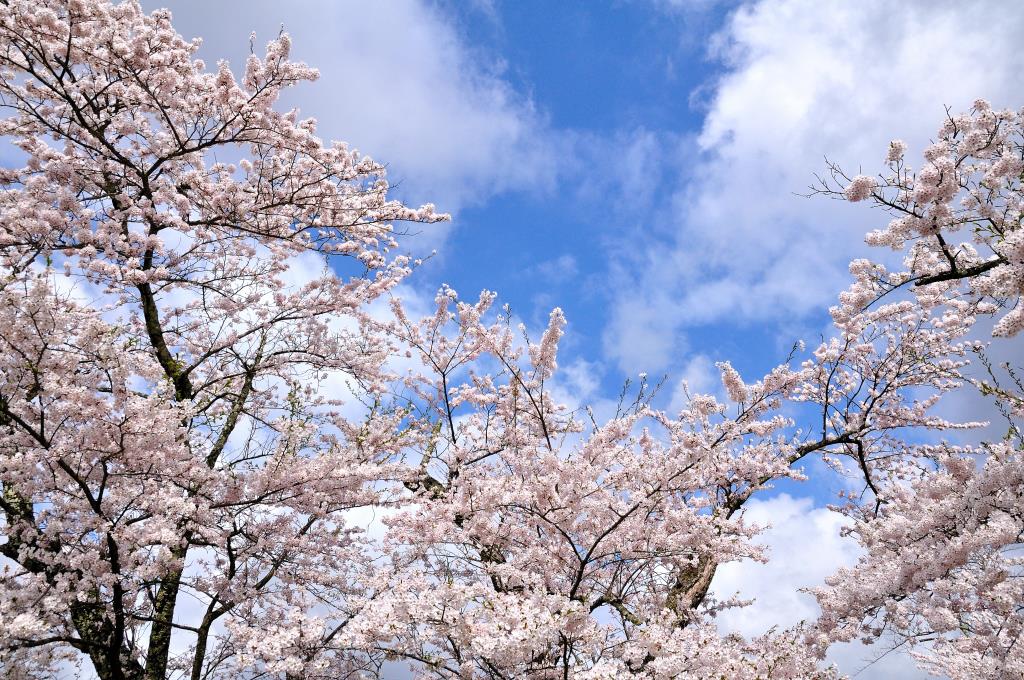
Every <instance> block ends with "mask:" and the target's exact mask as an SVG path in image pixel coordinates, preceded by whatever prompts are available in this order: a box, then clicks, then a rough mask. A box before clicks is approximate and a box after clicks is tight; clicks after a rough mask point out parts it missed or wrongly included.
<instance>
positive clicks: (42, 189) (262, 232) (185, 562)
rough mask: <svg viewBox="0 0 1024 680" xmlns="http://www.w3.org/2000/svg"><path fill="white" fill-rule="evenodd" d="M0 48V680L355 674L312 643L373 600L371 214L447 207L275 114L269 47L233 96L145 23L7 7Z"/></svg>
mask: <svg viewBox="0 0 1024 680" xmlns="http://www.w3.org/2000/svg"><path fill="white" fill-rule="evenodd" d="M0 45H2V47H0V106H2V107H3V111H4V118H3V119H2V121H0V135H3V136H4V137H5V138H7V139H8V140H10V141H12V142H13V144H14V145H15V146H16V147H17V148H18V149H20V152H21V159H22V160H21V165H20V166H19V167H14V168H7V169H4V170H3V173H2V176H0V183H2V185H3V191H2V193H0V213H2V219H0V223H2V224H3V226H2V227H0V249H2V257H3V265H2V267H3V269H2V277H3V280H2V284H0V286H2V290H0V297H2V305H0V308H2V311H0V315H2V317H3V321H2V322H0V323H2V329H0V357H2V359H0V362H2V369H0V427H2V428H3V430H4V434H3V437H2V439H0V475H2V477H0V479H2V483H3V496H2V500H0V508H2V510H3V521H4V523H3V534H4V537H5V542H4V543H3V545H0V553H2V555H3V556H4V557H5V558H6V560H7V561H5V563H4V565H3V572H2V581H0V618H2V619H3V622H4V623H3V626H0V628H2V631H0V648H2V649H3V652H2V661H0V665H2V666H3V668H4V669H5V671H4V672H5V673H8V674H14V675H16V676H17V675H28V676H34V675H40V676H46V675H48V674H49V673H51V672H52V664H54V663H58V662H60V661H61V660H62V658H64V656H66V655H63V652H64V651H66V650H77V651H78V652H80V653H81V654H84V655H85V656H86V657H88V659H89V661H90V662H91V664H92V666H93V667H94V669H95V672H96V673H97V674H98V675H99V676H100V677H102V678H141V677H149V678H164V677H166V676H169V675H174V676H177V677H191V678H206V677H212V676H214V675H217V674H218V673H223V674H226V675H230V676H232V677H235V676H236V674H244V673H248V672H251V673H253V674H260V673H271V674H274V673H286V674H287V673H291V674H305V675H309V674H310V672H311V669H316V672H321V673H323V674H324V675H327V676H330V677H342V676H344V675H345V674H348V673H353V672H355V671H356V670H357V669H359V668H361V667H362V666H363V665H364V664H370V665H371V666H372V663H373V660H372V659H370V658H369V657H367V656H366V655H365V654H361V653H354V652H351V650H346V649H344V648H342V647H340V646H339V645H337V644H336V643H334V642H332V640H333V639H334V638H335V637H336V635H337V633H338V631H339V630H340V628H341V627H343V626H344V623H345V621H346V620H347V619H348V618H349V617H350V615H351V612H352V610H353V608H355V607H358V606H360V603H361V602H364V601H365V600H366V599H367V598H372V597H373V596H374V595H375V593H374V592H373V591H372V589H371V588H370V587H367V586H365V585H363V582H362V581H361V576H360V574H361V570H362V569H363V568H364V567H365V566H366V564H367V563H366V561H365V559H363V557H364V552H363V551H362V549H361V548H360V547H359V542H360V539H359V536H358V535H357V534H356V533H355V532H353V531H352V529H351V528H350V527H349V526H348V524H347V523H346V521H345V516H346V515H345V513H346V512H347V511H348V510H350V509H352V508H356V507H361V506H366V505H370V504H376V503H378V502H380V500H381V499H380V498H379V495H380V492H379V491H378V489H377V488H375V486H374V484H376V483H377V482H379V481H380V480H386V479H388V478H392V477H396V476H399V472H398V470H397V468H396V467H395V466H396V464H397V453H398V450H399V448H400V446H401V445H402V444H401V443H400V442H399V441H398V437H399V436H400V435H401V434H402V433H403V432H404V428H402V427H401V426H400V425H399V421H400V420H401V418H402V414H401V413H398V412H394V411H385V410H384V409H382V408H378V409H376V410H373V409H370V410H368V411H367V412H366V413H363V412H362V411H361V410H358V409H357V411H356V412H355V416H351V414H350V416H349V417H346V416H345V415H343V413H342V411H341V407H342V403H341V401H340V396H341V394H342V393H347V394H348V395H350V401H353V402H354V403H355V404H356V405H357V406H358V404H359V402H358V399H362V400H363V401H365V402H367V403H368V404H370V405H372V404H373V403H374V400H375V399H376V398H377V396H378V395H380V394H381V393H383V391H384V389H385V387H384V381H385V377H386V376H385V372H384V370H383V366H384V363H385V361H386V359H387V358H388V356H389V355H390V349H389V346H388V343H387V341H386V339H385V338H383V337H381V336H380V335H379V334H378V333H377V332H376V331H374V330H373V329H372V328H371V327H370V326H368V325H367V323H366V320H365V310H366V306H367V304H368V303H370V302H371V301H373V300H374V299H376V298H378V297H380V296H381V295H383V294H384V293H386V292H387V291H388V290H390V289H391V288H392V287H394V286H395V285H396V284H397V283H398V282H399V281H400V280H401V279H402V278H403V277H404V276H405V275H406V274H407V272H408V271H409V262H408V260H407V259H406V258H404V257H401V256H395V255H393V254H392V250H393V248H394V246H395V241H394V238H393V232H394V228H393V227H392V223H393V222H394V221H396V220H415V221H423V222H430V221H434V220H437V219H442V218H443V217H444V216H441V215H435V214H434V213H433V211H432V208H431V207H430V206H426V207H424V208H421V209H415V210H414V209H409V208H406V207H404V206H403V205H401V204H399V203H396V202H394V201H389V200H388V199H387V189H388V187H387V183H386V181H385V179H384V171H383V169H382V167H381V166H380V165H378V164H377V163H375V162H373V161H372V160H370V159H369V158H366V157H364V156H361V155H360V154H358V153H357V152H355V151H353V150H351V149H348V148H347V147H346V146H345V145H343V144H335V145H324V144H323V143H322V142H321V141H320V140H319V139H318V138H317V137H316V136H315V128H316V125H315V122H314V121H312V120H300V119H298V118H297V116H296V113H295V112H294V111H292V112H287V113H280V112H278V111H276V110H275V109H274V108H273V107H274V103H275V101H276V100H277V98H278V95H279V93H280V92H281V91H282V90H283V89H284V88H287V87H289V86H291V85H293V84H295V83H298V82H301V81H305V80H312V79H314V78H315V77H316V72H315V71H314V70H313V69H311V68H309V67H307V66H305V65H303V64H300V63H295V62H292V61H290V60H289V59H288V53H289V39H288V37H287V36H286V35H283V34H282V35H280V36H278V37H277V38H276V39H274V40H272V41H271V42H270V43H269V44H268V46H267V50H266V54H265V56H263V57H258V56H256V55H253V56H250V57H249V59H248V62H247V63H246V64H245V72H244V75H243V76H242V77H241V79H240V80H236V78H235V76H234V74H233V73H232V71H231V70H230V69H229V67H228V65H227V64H226V63H220V64H219V65H218V68H217V69H216V71H215V72H213V73H210V72H207V70H206V68H205V66H204V65H203V63H202V62H200V61H198V60H196V59H195V56H194V55H195V51H196V49H197V47H198V43H197V42H191V43H189V42H185V41H184V40H183V39H182V38H181V37H180V36H179V35H178V34H177V33H176V32H175V31H174V30H173V28H172V27H171V24H170V15H169V13H168V12H166V11H160V12H155V13H153V14H152V15H150V16H146V15H145V14H143V12H142V11H141V9H140V8H139V6H138V5H137V4H136V3H134V2H125V3H119V4H111V3H107V2H93V1H77V0H75V1H71V2H63V1H53V2H41V3H40V2H21V1H17V0H12V1H10V2H6V1H5V2H4V3H3V5H2V7H0ZM229 159H237V160H236V161H235V162H228V160H229ZM327 259H330V260H332V261H334V262H335V263H336V264H335V265H334V267H333V269H332V268H329V267H327ZM341 272H349V274H342V273H341ZM332 376H333V379H334V380H335V381H336V382H337V381H338V380H341V379H346V380H347V381H348V383H349V385H350V388H349V389H347V390H337V389H336V390H334V393H333V394H332V393H331V392H330V391H327V390H325V389H321V386H322V385H323V384H324V383H325V381H327V380H329V379H332ZM339 376H341V378H339ZM172 643H173V644H172Z"/></svg>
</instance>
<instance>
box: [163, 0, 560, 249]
mask: <svg viewBox="0 0 1024 680" xmlns="http://www.w3.org/2000/svg"><path fill="white" fill-rule="evenodd" d="M145 5H146V8H147V9H150V10H151V9H153V8H155V7H158V6H169V8H170V9H171V11H172V12H173V14H174V24H175V27H176V28H177V29H178V31H179V32H181V33H182V34H183V35H185V36H186V37H194V36H201V37H203V39H204V42H203V48H202V50H201V56H202V57H203V58H204V59H205V60H206V61H207V63H208V64H210V65H212V64H213V63H214V62H215V61H216V60H217V59H221V58H228V59H229V60H230V62H231V64H232V68H233V70H234V71H235V72H236V75H240V73H241V70H242V69H243V68H244V64H245V57H246V56H247V52H248V49H249V34H250V32H251V31H256V34H257V37H256V44H255V49H256V50H257V52H259V50H261V49H262V46H263V45H264V44H265V43H266V41H267V40H269V39H271V38H273V37H275V36H276V35H277V33H278V31H279V30H280V29H281V27H282V26H283V27H284V29H285V30H286V31H287V32H288V33H289V34H290V35H291V36H292V39H293V51H292V56H293V58H295V59H300V60H303V61H306V62H307V63H309V64H310V65H312V66H315V67H317V68H319V69H320V76H321V77H320V80H319V81H318V82H316V83H313V84H311V85H303V86H300V87H299V88H298V89H297V90H295V91H294V92H293V93H291V94H289V95H288V96H287V97H286V99H285V102H284V103H285V105H287V106H299V107H301V109H302V114H303V115H305V116H310V115H312V116H314V117H316V118H317V119H318V120H319V121H320V127H319V134H320V135H321V136H322V137H324V138H325V139H341V140H345V141H347V142H349V143H350V144H352V145H353V146H355V147H357V148H359V149H360V150H362V151H363V152H365V153H368V154H370V155H371V156H372V157H373V158H375V159H377V160H380V161H382V162H385V163H387V164H389V167H390V168H391V170H392V172H391V177H390V178H391V180H392V181H393V182H398V183H399V192H400V193H401V194H402V195H403V196H404V197H406V199H407V200H409V201H410V202H417V203H419V202H427V201H430V202H435V203H437V204H438V207H439V208H440V209H442V210H446V211H454V210H457V209H458V208H459V207H461V206H463V205H466V204H469V203H473V202H480V201H483V200H485V199H486V198H489V197H490V196H493V195H494V194H496V193H499V192H502V191H507V190H516V189H537V188H545V187H547V186H550V183H551V182H552V181H553V179H554V176H553V175H554V168H555V167H556V162H555V161H556V159H557V154H556V153H555V152H554V151H553V149H552V145H553V144H557V142H556V141H555V140H554V139H553V138H552V136H551V135H550V134H549V132H548V129H547V127H546V124H545V121H544V120H543V117H542V116H540V115H539V114H538V113H537V112H536V111H535V109H534V107H533V104H532V102H531V100H530V99H529V97H527V96H525V95H523V94H522V93H520V92H517V91H516V90H515V88H513V87H512V86H511V85H510V84H509V83H508V81H507V80H506V79H505V78H504V77H503V73H502V69H503V65H502V63H501V62H500V61H498V60H496V59H495V58H493V56H491V55H488V54H484V53H481V52H479V51H474V50H472V49H470V48H469V47H468V46H467V45H466V44H465V43H464V42H463V40H462V39H461V37H460V36H459V34H458V32H457V31H456V29H455V27H454V26H453V24H452V22H451V21H450V20H449V18H448V17H446V16H445V15H443V14H442V12H441V10H440V9H439V8H437V7H435V6H432V5H430V4H429V3H426V2H422V1H421V0H394V1H393V2H380V3H366V2H356V1H355V0H346V1H344V2H341V1H339V2H329V3H323V2H311V1H308V0H297V1H293V2H274V1H272V0H253V1H251V2H247V3H245V5H244V11H240V9H241V8H242V6H241V5H238V4H235V3H216V2H214V3H197V2H184V1H183V0H150V1H147V2H146V3H145ZM441 229H442V228H440V227H436V226H434V227H424V231H425V232H427V231H430V232H438V231H440V230H441Z"/></svg>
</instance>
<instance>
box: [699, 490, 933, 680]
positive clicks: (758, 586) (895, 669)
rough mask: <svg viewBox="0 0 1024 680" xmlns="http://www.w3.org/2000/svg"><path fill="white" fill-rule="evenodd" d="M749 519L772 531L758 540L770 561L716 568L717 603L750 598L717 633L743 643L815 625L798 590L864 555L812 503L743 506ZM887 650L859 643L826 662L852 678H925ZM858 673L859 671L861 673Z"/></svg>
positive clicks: (782, 499) (811, 604) (837, 520)
mask: <svg viewBox="0 0 1024 680" xmlns="http://www.w3.org/2000/svg"><path fill="white" fill-rule="evenodd" d="M744 517H745V518H746V519H747V520H748V521H749V522H751V523H753V524H758V525H762V526H764V525H771V526H770V528H768V529H767V530H765V532H764V533H763V534H761V536H760V537H759V542H761V543H762V544H763V545H765V546H767V548H768V550H769V557H770V561H769V562H768V563H767V564H760V563H757V562H752V561H744V562H735V563H730V564H726V565H723V566H721V567H719V569H718V572H717V573H716V574H715V580H714V582H713V583H712V586H711V587H712V591H713V593H714V594H715V595H716V596H717V597H719V598H726V597H730V596H732V595H736V594H739V596H740V597H741V598H744V599H753V600H754V603H753V604H752V605H750V606H749V607H744V608H741V609H732V610H727V611H726V612H724V613H723V614H722V615H721V616H720V617H719V626H720V627H721V628H722V629H724V630H729V631H736V632H739V633H742V634H743V635H745V636H754V635H759V634H761V633H764V632H766V631H767V630H769V629H770V628H771V627H773V626H779V627H780V628H784V627H788V626H793V625H796V624H798V623H800V622H801V621H808V622H810V621H813V620H814V619H815V618H816V617H817V615H818V611H819V610H818V605H817V603H816V602H815V600H814V597H813V596H811V595H809V594H807V593H803V592H800V589H801V588H808V587H813V586H817V585H822V584H823V583H824V582H825V578H826V577H827V576H829V575H830V574H832V573H833V572H834V571H835V570H836V569H838V568H839V567H841V566H850V565H852V564H853V563H854V562H855V561H856V559H857V556H858V554H859V548H858V546H857V544H856V543H855V542H854V541H853V540H852V539H849V538H844V537H842V536H840V529H841V528H842V526H843V523H844V520H843V518H842V516H841V515H839V514H837V513H834V512H832V511H830V510H828V509H826V508H821V507H815V506H814V502H813V501H812V500H811V499H810V498H794V497H792V496H790V495H788V494H779V495H778V496H775V497H773V498H770V499H767V500H761V499H754V500H751V501H750V502H749V503H747V504H746V506H745V509H744ZM885 651H886V648H885V646H884V645H883V644H879V645H878V646H877V647H866V646H864V645H862V644H860V643H852V644H843V645H836V646H835V647H834V648H833V649H830V650H829V656H828V661H829V662H833V663H836V664H837V665H838V666H839V669H840V670H841V671H842V672H844V673H846V674H848V675H851V676H853V677H861V678H872V679H873V680H914V679H916V678H922V679H923V678H925V677H928V676H927V674H926V673H924V672H922V671H920V670H918V669H917V668H916V667H915V666H914V664H913V661H912V660H911V659H910V657H908V656H907V655H905V654H899V653H894V654H889V655H886V656H884V657H883V658H881V659H879V660H877V661H876V659H877V658H878V657H879V656H881V655H882V654H883V653H884V652H885ZM859 671H862V672H860V673H859V675H855V674H858V672H859Z"/></svg>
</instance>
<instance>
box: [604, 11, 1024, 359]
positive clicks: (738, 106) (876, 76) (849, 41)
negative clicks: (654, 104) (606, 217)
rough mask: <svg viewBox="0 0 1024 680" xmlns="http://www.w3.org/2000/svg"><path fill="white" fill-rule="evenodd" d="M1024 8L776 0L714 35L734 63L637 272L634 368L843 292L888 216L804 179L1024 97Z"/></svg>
mask: <svg viewBox="0 0 1024 680" xmlns="http://www.w3.org/2000/svg"><path fill="white" fill-rule="evenodd" d="M994 18H998V20H997V21H994V20H993V19H994ZM1022 20H1024V6H1018V5H1006V4H1003V3H995V2H984V3H969V4H964V3H953V2H936V3H933V2H905V3H886V2H881V1H880V0H874V1H867V2H860V3H845V4H836V3H820V2H814V1H813V0H761V1H760V2H756V3H753V4H750V5H747V6H744V7H742V8H740V9H739V10H738V11H736V12H735V13H734V14H732V15H731V16H730V19H729V20H728V21H727V24H726V26H725V27H724V29H723V30H722V31H721V32H720V33H719V34H718V36H716V38H715V39H714V40H713V41H712V55H713V57H714V58H716V59H718V60H720V61H721V62H722V63H723V65H724V67H725V71H724V73H723V75H722V76H721V77H720V79H719V80H718V81H717V82H716V83H715V85H714V87H713V88H712V90H711V92H712V94H711V95H710V99H709V103H708V110H707V114H706V117H705V120H704V125H703V129H702V132H701V134H700V136H699V138H698V147H699V155H698V158H697V159H696V167H695V169H694V170H693V171H692V173H690V174H689V175H688V176H689V177H691V180H690V181H688V182H687V183H685V184H684V185H683V186H680V187H679V188H678V191H677V192H676V194H675V197H674V199H673V209H674V210H673V212H674V214H675V215H676V216H677V217H676V219H677V220H678V222H677V224H676V230H675V233H674V235H673V236H672V237H671V238H669V239H668V240H667V241H668V242H666V240H665V239H661V240H659V241H658V242H657V244H656V245H655V246H653V247H650V248H648V249H647V250H646V251H645V253H644V255H643V257H642V265H641V266H639V267H635V268H634V271H637V272H639V273H635V274H628V273H627V274H624V275H622V278H623V280H622V282H621V286H620V290H622V291H623V293H622V295H621V296H620V298H619V300H618V303H617V305H616V308H615V311H614V313H613V320H612V322H611V324H610V326H609V328H608V330H607V333H606V336H605V337H606V350H607V352H608V353H609V355H610V356H611V357H612V358H614V359H616V360H617V361H618V362H619V364H620V366H621V367H622V368H623V370H626V371H635V370H640V369H647V370H661V369H662V368H664V367H665V366H666V365H667V364H669V363H670V362H671V361H672V358H673V357H672V349H673V348H675V347H677V340H675V339H674V338H676V336H678V335H679V334H680V332H681V331H682V330H683V329H684V328H685V327H687V326H698V325H702V324H707V323H714V322H718V321H723V320H728V321H734V322H736V321H738V322H743V321H751V320H755V321H765V320H770V321H778V320H786V319H792V318H793V317H799V316H801V315H805V314H807V313H809V312H812V311H814V310H820V309H823V308H825V307H826V306H827V305H828V304H830V303H831V302H832V301H833V300H834V296H835V294H836V293H837V292H838V290H840V289H842V288H844V287H845V285H846V282H847V275H846V263H847V262H848V261H849V259H850V258H851V256H852V255H853V254H854V253H858V252H862V251H864V250H865V249H866V247H865V246H864V245H863V242H862V239H863V234H864V233H865V232H867V231H869V230H870V229H872V228H875V227H877V226H879V224H880V223H881V222H883V221H884V220H885V217H884V215H882V214H881V213H878V212H870V211H869V210H868V209H867V208H866V207H865V208H861V206H849V205H846V204H839V203H833V202H830V201H826V200H824V199H804V198H800V197H798V196H795V195H794V192H802V191H805V190H806V188H807V187H808V186H809V185H810V184H811V183H812V181H813V173H814V172H816V171H821V170H822V169H823V166H824V165H823V156H824V155H828V156H829V158H831V159H834V160H836V161H838V162H839V163H840V164H841V165H843V166H844V167H848V168H852V169H856V168H857V167H858V164H861V163H862V164H863V165H864V168H865V169H866V170H869V171H873V170H875V169H877V168H879V167H880V166H881V161H882V157H883V155H884V153H885V150H886V148H887V145H888V141H889V140H890V139H891V138H894V137H900V138H903V139H905V140H906V141H908V142H909V143H910V145H911V149H912V154H913V152H915V151H919V150H920V149H921V148H922V147H923V145H924V144H925V142H926V140H927V139H929V137H930V136H932V135H933V134H934V132H935V130H936V129H937V128H938V126H939V123H940V122H941V120H942V118H943V116H944V108H943V107H944V106H946V105H948V106H950V107H952V109H953V110H955V111H960V110H966V109H968V108H969V107H970V105H971V102H972V101H973V100H974V99H976V98H978V97H985V98H988V99H990V100H991V101H992V102H993V104H994V105H996V106H998V107H1017V106H1020V105H1021V103H1022V102H1021V100H1020V92H1021V91H1022V87H1024V53H1021V51H1020V50H1019V35H1018V34H1019V31H1018V28H1019V26H1020V25H1021V21H1022ZM908 157H911V158H913V155H910V156H908ZM884 255H885V254H884V253H878V252H874V253H873V256H875V257H883V256H884ZM620 274H621V272H620ZM638 300H640V302H638ZM640 307H643V308H644V309H643V310H642V314H641V312H640V311H638V308H640ZM637 314H641V315H642V316H643V318H641V319H638V318H636V317H637ZM638 323H643V324H644V325H643V326H642V328H639V329H638V328H637V324H638ZM638 334H644V335H649V336H657V337H655V338H653V339H648V340H646V341H638V338H637V337H636V336H637V335H638Z"/></svg>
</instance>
